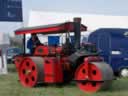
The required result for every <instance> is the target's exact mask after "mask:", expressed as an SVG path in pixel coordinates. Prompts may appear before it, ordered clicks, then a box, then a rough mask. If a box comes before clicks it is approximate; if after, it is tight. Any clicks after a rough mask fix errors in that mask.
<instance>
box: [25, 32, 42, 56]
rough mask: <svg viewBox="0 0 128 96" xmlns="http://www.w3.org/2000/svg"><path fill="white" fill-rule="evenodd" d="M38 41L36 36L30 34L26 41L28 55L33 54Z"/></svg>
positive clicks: (38, 43)
mask: <svg viewBox="0 0 128 96" xmlns="http://www.w3.org/2000/svg"><path fill="white" fill-rule="evenodd" d="M40 44H41V43H40V41H39V39H38V37H37V36H36V34H32V35H31V38H30V39H29V40H28V41H27V48H28V49H29V50H30V54H33V53H34V50H35V48H36V47H37V45H40Z"/></svg>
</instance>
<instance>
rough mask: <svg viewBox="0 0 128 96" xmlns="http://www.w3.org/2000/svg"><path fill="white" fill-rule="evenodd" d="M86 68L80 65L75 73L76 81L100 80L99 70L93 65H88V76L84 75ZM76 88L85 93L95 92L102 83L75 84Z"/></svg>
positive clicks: (84, 65)
mask: <svg viewBox="0 0 128 96" xmlns="http://www.w3.org/2000/svg"><path fill="white" fill-rule="evenodd" d="M86 70H87V66H86V64H81V65H80V66H79V68H78V69H77V71H76V74H75V79H76V80H85V79H88V78H89V80H92V81H93V80H95V81H100V80H102V74H101V71H100V69H98V68H97V67H96V66H95V65H94V64H89V75H87V74H86ZM77 85H78V87H79V88H80V89H81V90H82V91H85V92H96V91H98V90H100V88H101V87H102V82H89V81H88V82H86V83H85V82H77Z"/></svg>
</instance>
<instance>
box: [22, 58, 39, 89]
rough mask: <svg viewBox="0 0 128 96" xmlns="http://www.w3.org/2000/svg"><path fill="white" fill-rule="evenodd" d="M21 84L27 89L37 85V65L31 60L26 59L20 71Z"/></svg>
mask: <svg viewBox="0 0 128 96" xmlns="http://www.w3.org/2000/svg"><path fill="white" fill-rule="evenodd" d="M19 72H20V73H19V75H20V82H21V84H22V85H23V86H25V87H33V86H35V85H36V84H37V79H38V69H37V66H36V64H35V63H34V62H33V61H32V60H31V59H30V58H26V59H25V60H24V61H23V63H22V65H21V66H20V70H19Z"/></svg>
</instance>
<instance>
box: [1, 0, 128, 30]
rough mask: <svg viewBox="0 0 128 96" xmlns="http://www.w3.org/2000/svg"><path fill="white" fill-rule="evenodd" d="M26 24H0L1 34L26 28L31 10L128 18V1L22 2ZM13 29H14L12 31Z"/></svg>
mask: <svg viewBox="0 0 128 96" xmlns="http://www.w3.org/2000/svg"><path fill="white" fill-rule="evenodd" d="M22 1H23V17H24V23H23V24H19V23H17V24H16V23H15V24H14V23H11V22H9V23H8V22H0V28H1V32H9V31H13V30H14V29H15V28H17V26H22V25H23V26H26V25H27V22H28V19H29V18H28V16H29V12H30V10H38V11H45V12H46V11H50V12H66V13H67V12H68V13H81V14H101V15H125V16H128V5H127V4H128V0H22ZM11 28H12V29H11Z"/></svg>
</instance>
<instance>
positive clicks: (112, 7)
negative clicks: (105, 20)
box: [23, 0, 128, 15]
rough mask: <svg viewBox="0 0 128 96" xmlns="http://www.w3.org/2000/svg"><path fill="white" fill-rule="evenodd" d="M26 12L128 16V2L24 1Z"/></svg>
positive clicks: (106, 0)
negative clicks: (32, 10)
mask: <svg viewBox="0 0 128 96" xmlns="http://www.w3.org/2000/svg"><path fill="white" fill-rule="evenodd" d="M23 5H24V6H25V7H24V10H27V9H34V10H42V11H57V12H71V13H84V14H88V13H89V14H104V15H128V0H23Z"/></svg>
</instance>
